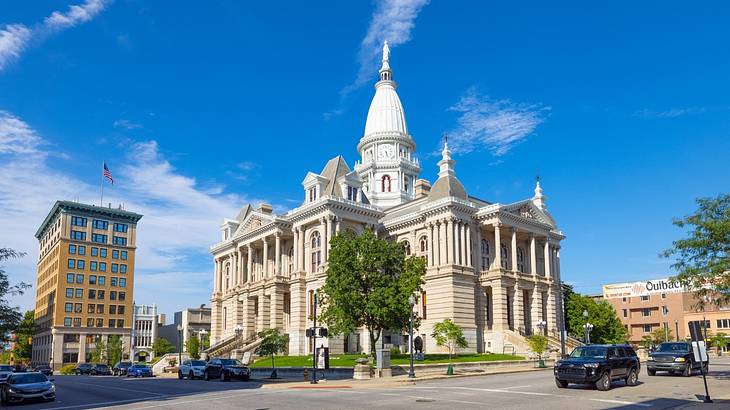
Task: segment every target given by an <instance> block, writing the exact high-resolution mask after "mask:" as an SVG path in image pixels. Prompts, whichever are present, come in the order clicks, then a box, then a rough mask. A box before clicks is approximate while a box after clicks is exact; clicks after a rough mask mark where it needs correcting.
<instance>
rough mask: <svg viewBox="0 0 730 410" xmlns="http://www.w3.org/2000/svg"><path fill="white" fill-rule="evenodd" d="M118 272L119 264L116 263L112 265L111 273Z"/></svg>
mask: <svg viewBox="0 0 730 410" xmlns="http://www.w3.org/2000/svg"><path fill="white" fill-rule="evenodd" d="M117 272H119V264H118V263H112V273H117Z"/></svg>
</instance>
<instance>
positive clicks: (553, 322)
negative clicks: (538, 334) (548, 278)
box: [546, 285, 558, 331]
mask: <svg viewBox="0 0 730 410" xmlns="http://www.w3.org/2000/svg"><path fill="white" fill-rule="evenodd" d="M556 297H557V292H556V287H555V286H553V285H550V287H549V288H548V294H547V320H546V322H547V328H548V329H550V330H555V331H557V330H558V324H557V320H558V316H557V309H556V308H555V305H556V303H555V302H556V301H555V299H556Z"/></svg>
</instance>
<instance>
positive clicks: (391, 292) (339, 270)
mask: <svg viewBox="0 0 730 410" xmlns="http://www.w3.org/2000/svg"><path fill="white" fill-rule="evenodd" d="M425 273H426V267H425V264H424V262H423V260H421V259H420V258H415V257H411V258H408V259H406V257H405V252H404V249H403V246H402V245H401V244H397V243H393V242H390V241H386V240H384V239H380V238H378V237H377V236H376V235H375V234H374V233H373V232H372V231H370V230H365V232H363V233H362V234H360V235H357V234H355V233H354V232H352V231H351V230H345V231H343V232H341V233H339V234H337V235H335V236H334V237H333V238H332V241H331V242H330V253H329V267H328V270H327V279H326V280H325V284H324V286H323V287H322V289H321V296H322V298H321V301H322V305H323V312H322V314H321V319H322V320H323V321H324V322H325V323H327V325H328V326H329V329H330V331H331V332H332V333H333V334H346V333H350V332H352V331H354V330H355V329H357V328H359V327H362V326H364V327H365V328H367V330H368V334H369V335H370V351H371V352H375V342H376V341H377V340H378V339H379V338H380V336H381V334H382V332H383V330H385V329H394V330H395V329H397V330H403V329H405V328H406V327H407V326H408V321H409V318H410V314H411V307H410V305H409V304H408V297H409V296H410V295H414V294H417V293H420V289H421V285H422V284H423V283H424V282H423V276H424V275H425Z"/></svg>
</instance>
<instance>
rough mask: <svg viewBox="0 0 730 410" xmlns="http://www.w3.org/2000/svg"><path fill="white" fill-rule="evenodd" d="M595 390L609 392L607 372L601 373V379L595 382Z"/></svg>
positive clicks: (609, 382) (609, 385)
mask: <svg viewBox="0 0 730 410" xmlns="http://www.w3.org/2000/svg"><path fill="white" fill-rule="evenodd" d="M596 388H597V389H598V390H600V391H607V390H611V376H609V374H608V372H603V374H602V375H601V378H600V379H598V380H597V381H596Z"/></svg>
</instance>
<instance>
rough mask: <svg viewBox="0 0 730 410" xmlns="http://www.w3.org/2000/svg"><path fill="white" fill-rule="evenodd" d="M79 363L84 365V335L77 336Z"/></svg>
mask: <svg viewBox="0 0 730 410" xmlns="http://www.w3.org/2000/svg"><path fill="white" fill-rule="evenodd" d="M78 362H79V363H86V333H81V334H79V361H78Z"/></svg>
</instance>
